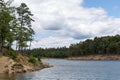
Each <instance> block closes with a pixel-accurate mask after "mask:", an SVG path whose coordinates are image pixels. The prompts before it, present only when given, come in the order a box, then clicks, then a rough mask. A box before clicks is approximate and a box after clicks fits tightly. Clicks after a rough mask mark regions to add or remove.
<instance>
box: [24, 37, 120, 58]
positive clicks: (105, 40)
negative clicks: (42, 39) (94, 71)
mask: <svg viewBox="0 0 120 80" xmlns="http://www.w3.org/2000/svg"><path fill="white" fill-rule="evenodd" d="M23 52H24V54H25V55H27V56H35V57H50V58H67V57H70V56H84V55H120V35H115V36H104V37H95V38H94V39H87V40H85V41H83V42H79V43H77V44H71V45H70V47H69V48H66V47H61V48H49V49H42V48H36V49H32V50H24V51H23Z"/></svg>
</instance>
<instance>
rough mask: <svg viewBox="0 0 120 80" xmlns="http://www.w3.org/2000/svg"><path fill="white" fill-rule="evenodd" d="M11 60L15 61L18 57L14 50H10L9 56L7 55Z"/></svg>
mask: <svg viewBox="0 0 120 80" xmlns="http://www.w3.org/2000/svg"><path fill="white" fill-rule="evenodd" d="M9 56H10V57H11V58H12V59H14V60H15V59H17V56H18V54H17V52H16V51H14V50H12V49H11V50H10V55H9Z"/></svg>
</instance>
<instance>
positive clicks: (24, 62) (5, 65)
mask: <svg viewBox="0 0 120 80" xmlns="http://www.w3.org/2000/svg"><path fill="white" fill-rule="evenodd" d="M28 59H29V58H28V57H25V56H22V55H19V56H18V58H17V60H13V59H11V58H10V57H7V56H1V57H0V64H1V66H0V74H16V73H27V72H33V71H38V70H41V69H44V68H50V67H52V65H50V64H49V63H46V62H39V61H37V62H35V63H30V62H28Z"/></svg>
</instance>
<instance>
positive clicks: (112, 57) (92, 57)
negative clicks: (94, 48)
mask: <svg viewBox="0 0 120 80" xmlns="http://www.w3.org/2000/svg"><path fill="white" fill-rule="evenodd" d="M67 59H68V60H120V55H89V56H79V57H70V58H67Z"/></svg>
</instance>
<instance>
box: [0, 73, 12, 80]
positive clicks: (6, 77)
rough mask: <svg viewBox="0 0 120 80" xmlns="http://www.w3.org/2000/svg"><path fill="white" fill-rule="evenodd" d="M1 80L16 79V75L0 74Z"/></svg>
mask: <svg viewBox="0 0 120 80" xmlns="http://www.w3.org/2000/svg"><path fill="white" fill-rule="evenodd" d="M0 80H14V75H7V74H0Z"/></svg>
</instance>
